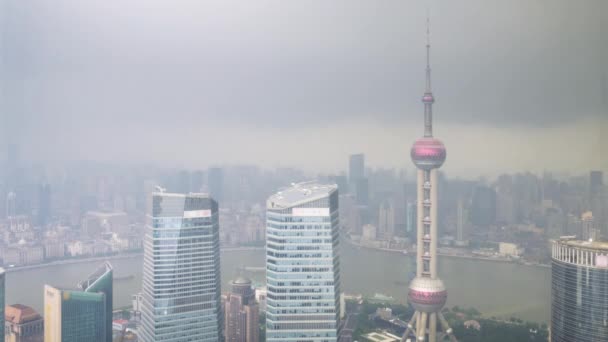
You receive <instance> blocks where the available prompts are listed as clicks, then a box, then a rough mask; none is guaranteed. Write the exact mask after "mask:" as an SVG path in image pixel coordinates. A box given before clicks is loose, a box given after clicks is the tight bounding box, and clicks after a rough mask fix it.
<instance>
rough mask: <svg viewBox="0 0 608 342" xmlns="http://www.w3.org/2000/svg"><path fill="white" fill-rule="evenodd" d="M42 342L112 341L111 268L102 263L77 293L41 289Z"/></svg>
mask: <svg viewBox="0 0 608 342" xmlns="http://www.w3.org/2000/svg"><path fill="white" fill-rule="evenodd" d="M44 341H45V342H82V341H87V342H108V341H110V342H111V341H112V266H111V265H110V264H109V263H105V264H104V265H102V266H101V267H100V268H98V269H97V270H95V272H93V273H92V274H91V275H90V276H89V277H88V278H87V279H86V280H84V281H82V282H80V283H79V284H78V287H77V288H76V289H60V288H56V287H52V286H49V285H45V287H44Z"/></svg>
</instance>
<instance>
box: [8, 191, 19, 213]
mask: <svg viewBox="0 0 608 342" xmlns="http://www.w3.org/2000/svg"><path fill="white" fill-rule="evenodd" d="M16 215H17V194H16V193H14V192H13V191H11V192H9V193H8V194H7V195H6V218H10V217H13V216H16Z"/></svg>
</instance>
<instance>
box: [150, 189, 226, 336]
mask: <svg viewBox="0 0 608 342" xmlns="http://www.w3.org/2000/svg"><path fill="white" fill-rule="evenodd" d="M151 201H152V205H151V207H152V212H151V213H149V214H148V216H147V225H146V233H145V237H144V273H143V286H142V295H143V305H142V310H141V317H142V325H141V329H140V336H139V338H140V340H141V341H143V342H156V341H172V342H186V341H199V342H202V341H209V342H211V341H213V342H217V341H219V340H220V339H221V336H222V334H221V330H222V329H221V328H222V319H223V317H222V316H221V292H220V291H221V282H220V240H219V223H218V222H219V221H218V205H217V202H216V201H215V200H213V199H212V198H211V197H209V196H208V195H206V194H192V193H191V194H187V195H186V194H175V193H167V192H165V191H164V189H161V188H158V192H154V193H153V194H152V196H151Z"/></svg>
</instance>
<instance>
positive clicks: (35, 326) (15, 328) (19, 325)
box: [4, 304, 44, 342]
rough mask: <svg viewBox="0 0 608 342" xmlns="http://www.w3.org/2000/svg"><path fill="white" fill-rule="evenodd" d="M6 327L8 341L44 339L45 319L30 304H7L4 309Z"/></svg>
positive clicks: (18, 341) (39, 341)
mask: <svg viewBox="0 0 608 342" xmlns="http://www.w3.org/2000/svg"><path fill="white" fill-rule="evenodd" d="M4 329H5V333H6V335H5V341H6V342H43V341H44V319H43V318H42V316H40V314H38V312H36V310H34V309H32V308H31V307H29V306H25V305H22V304H14V305H7V306H6V308H5V310H4Z"/></svg>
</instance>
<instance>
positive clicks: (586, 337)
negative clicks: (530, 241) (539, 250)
mask: <svg viewBox="0 0 608 342" xmlns="http://www.w3.org/2000/svg"><path fill="white" fill-rule="evenodd" d="M551 254H552V259H553V260H552V264H551V341H552V342H571V341H576V342H597V341H608V324H606V321H607V320H608V243H606V242H598V241H594V242H589V241H580V240H574V239H569V238H562V239H559V240H556V241H553V242H552V253H551Z"/></svg>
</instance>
